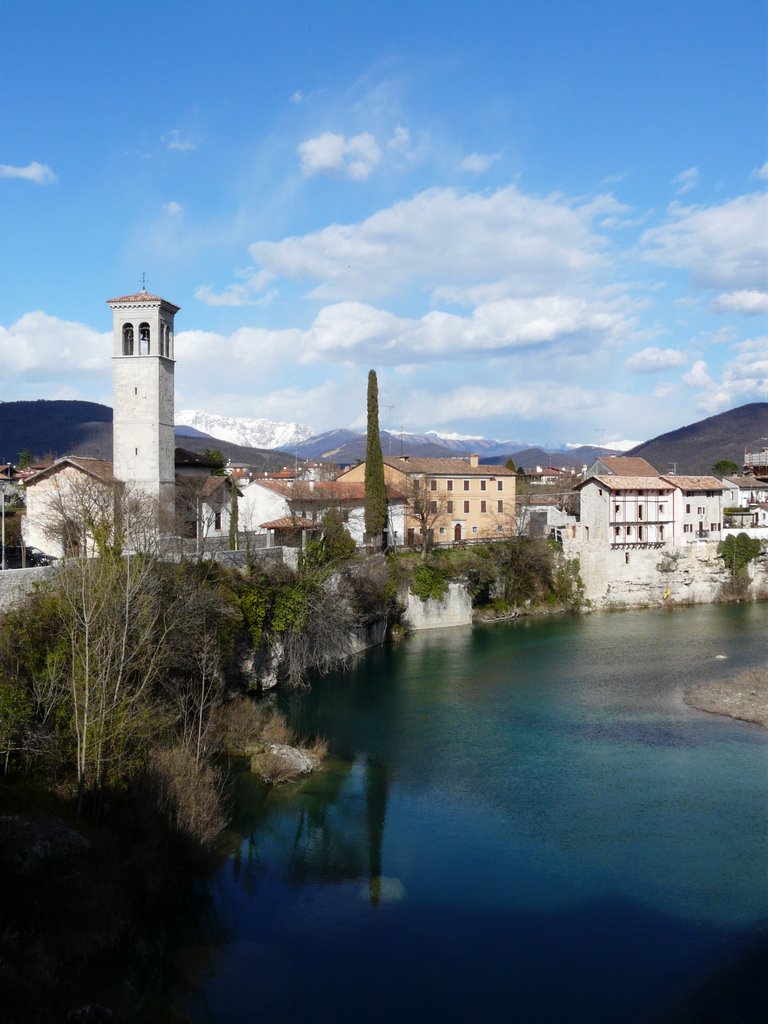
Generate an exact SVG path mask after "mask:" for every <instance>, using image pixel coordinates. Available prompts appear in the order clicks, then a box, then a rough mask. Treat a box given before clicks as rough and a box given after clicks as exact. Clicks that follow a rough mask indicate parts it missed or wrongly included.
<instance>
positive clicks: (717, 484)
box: [662, 473, 726, 491]
mask: <svg viewBox="0 0 768 1024" xmlns="http://www.w3.org/2000/svg"><path fill="white" fill-rule="evenodd" d="M662 480H669V482H670V483H673V484H674V485H675V487H679V488H680V490H681V491H724V490H725V489H726V485H725V484H724V483H723V481H722V480H718V479H717V477H714V476H683V475H682V474H681V473H665V474H664V476H663V477H662Z"/></svg>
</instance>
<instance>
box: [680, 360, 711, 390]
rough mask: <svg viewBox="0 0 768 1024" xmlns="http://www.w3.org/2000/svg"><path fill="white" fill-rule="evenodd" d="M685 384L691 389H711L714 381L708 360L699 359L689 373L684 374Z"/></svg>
mask: <svg viewBox="0 0 768 1024" xmlns="http://www.w3.org/2000/svg"><path fill="white" fill-rule="evenodd" d="M683 383H684V384H687V385H688V387H689V388H711V387H712V385H713V384H714V381H713V380H712V378H711V377H710V375H709V369H708V367H707V363H706V360H704V359H697V360H696V362H695V363H694V364H693V366H692V367H691V368H690V370H689V371H688V373H685V374H683Z"/></svg>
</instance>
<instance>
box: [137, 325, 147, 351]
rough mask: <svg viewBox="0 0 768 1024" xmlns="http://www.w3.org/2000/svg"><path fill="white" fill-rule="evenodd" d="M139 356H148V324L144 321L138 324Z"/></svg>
mask: <svg viewBox="0 0 768 1024" xmlns="http://www.w3.org/2000/svg"><path fill="white" fill-rule="evenodd" d="M139 355H140V356H148V355H149V324H148V323H147V322H146V321H145V322H144V323H143V324H139Z"/></svg>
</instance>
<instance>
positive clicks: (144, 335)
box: [107, 288, 179, 510]
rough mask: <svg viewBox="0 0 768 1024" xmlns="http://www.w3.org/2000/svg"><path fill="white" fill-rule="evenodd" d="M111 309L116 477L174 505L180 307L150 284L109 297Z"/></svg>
mask: <svg viewBox="0 0 768 1024" xmlns="http://www.w3.org/2000/svg"><path fill="white" fill-rule="evenodd" d="M107 305H108V306H109V307H110V308H111V310H112V332H113V346H112V390H113V406H114V419H113V441H112V453H113V454H112V461H113V463H114V470H113V471H114V475H115V478H116V479H117V480H121V481H123V483H126V484H132V485H133V486H135V487H137V488H139V489H140V490H142V491H145V492H146V493H147V494H148V495H150V496H151V497H152V498H154V499H156V500H157V502H158V505H159V507H160V508H163V509H168V510H172V508H173V501H174V491H175V469H174V453H175V447H176V441H175V433H174V423H173V371H174V365H175V360H174V333H173V318H174V316H175V315H176V314H177V313H178V312H179V307H178V306H174V305H173V303H171V302H167V301H166V300H165V299H161V298H159V296H157V295H150V294H149V293H148V292H147V290H146V288H145V289H143V290H142V291H140V292H137V293H136V294H135V295H123V296H121V297H120V298H117V299H108V300H107Z"/></svg>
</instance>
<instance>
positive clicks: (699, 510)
mask: <svg viewBox="0 0 768 1024" xmlns="http://www.w3.org/2000/svg"><path fill="white" fill-rule="evenodd" d="M706 511H707V510H706V509H705V508H704V506H703V505H699V506H698V507H697V509H696V515H697V516H703V515H704V513H705V512H706Z"/></svg>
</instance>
